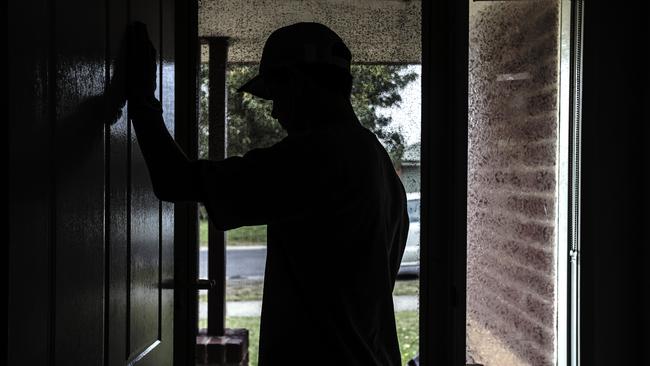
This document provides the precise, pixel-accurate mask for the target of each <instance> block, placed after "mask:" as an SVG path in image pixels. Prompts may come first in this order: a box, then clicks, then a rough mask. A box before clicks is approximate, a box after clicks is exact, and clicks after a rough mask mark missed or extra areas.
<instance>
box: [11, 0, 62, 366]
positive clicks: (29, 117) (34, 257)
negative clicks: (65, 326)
mask: <svg viewBox="0 0 650 366" xmlns="http://www.w3.org/2000/svg"><path fill="white" fill-rule="evenodd" d="M48 10H49V7H48V2H47V1H45V0H26V1H12V2H9V4H8V11H9V14H11V16H9V17H7V18H8V30H9V31H8V33H9V34H8V35H9V40H8V52H7V56H8V67H9V70H11V72H9V73H8V79H9V80H8V82H9V86H8V87H6V88H7V89H8V90H9V91H10V93H11V98H10V100H9V103H7V104H8V107H9V152H10V158H9V170H10V174H9V189H10V192H11V193H10V194H9V210H8V211H9V227H10V231H9V259H8V260H7V261H8V264H9V268H8V272H9V289H8V313H9V317H8V321H7V323H8V324H7V326H8V329H7V333H8V340H7V351H8V355H7V359H8V361H9V364H12V365H13V364H24V365H45V364H47V360H48V358H49V353H50V350H49V347H50V342H49V340H50V336H49V333H50V329H51V328H50V326H51V322H50V317H51V311H50V306H49V305H50V300H51V281H50V280H49V279H50V269H51V268H50V256H49V253H50V250H51V245H52V241H51V237H50V231H51V230H50V228H51V224H52V223H51V215H50V213H51V209H52V202H51V199H50V198H51V184H50V183H51V180H52V175H51V171H50V169H51V168H50V167H51V156H52V154H51V139H50V137H51V135H52V125H51V120H50V119H49V108H50V106H51V103H50V95H49V93H48V74H47V71H48V63H49V60H50V59H49V57H48V52H49V44H48V42H49V41H50V32H49V30H50V29H49V27H50V14H49V11H48ZM26 24H29V26H25V25H26ZM35 294H38V301H34V299H35ZM34 339H39V340H41V341H39V342H34V341H33V340H34Z"/></svg>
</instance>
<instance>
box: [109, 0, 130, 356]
mask: <svg viewBox="0 0 650 366" xmlns="http://www.w3.org/2000/svg"><path fill="white" fill-rule="evenodd" d="M107 4H108V7H107V11H108V20H109V23H108V30H107V32H108V37H107V38H108V48H107V49H108V55H107V56H108V60H109V61H111V60H114V59H115V58H117V57H118V55H119V52H120V51H121V50H120V47H122V43H123V39H124V35H125V31H126V26H127V24H128V7H127V5H128V4H127V3H126V2H121V1H119V2H118V1H109V2H108V3H107ZM110 71H111V76H112V73H113V72H114V69H113V68H111V70H110ZM108 135H109V138H108V159H109V162H108V164H109V171H108V172H109V180H108V184H109V187H108V191H109V198H108V206H109V207H108V215H109V223H108V225H109V226H108V230H109V234H108V245H107V247H106V256H107V261H106V262H107V269H106V270H107V271H108V275H107V283H108V293H107V298H106V309H107V311H108V314H107V319H108V331H107V333H106V334H107V340H106V365H107V366H109V365H114V366H117V365H124V361H125V360H126V359H127V357H128V354H127V345H126V332H127V329H128V327H127V325H126V319H127V316H126V306H127V273H128V269H127V266H128V262H127V256H128V240H129V238H130V232H129V230H128V228H129V222H130V217H129V205H130V204H129V192H130V189H129V184H130V171H129V167H130V165H129V164H130V152H131V150H130V148H131V147H130V146H129V140H130V136H129V135H130V131H129V123H128V121H127V109H126V106H125V107H123V108H122V115H121V117H120V118H118V120H117V121H115V123H114V124H113V125H111V126H110V129H109V134H108Z"/></svg>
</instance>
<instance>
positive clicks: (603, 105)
mask: <svg viewBox="0 0 650 366" xmlns="http://www.w3.org/2000/svg"><path fill="white" fill-rule="evenodd" d="M584 14H585V18H584V19H585V23H584V57H583V60H584V85H583V90H584V94H583V102H584V104H583V124H582V126H583V135H582V149H583V150H582V185H581V187H582V220H581V223H582V227H581V229H582V230H581V231H582V238H581V239H582V250H581V266H582V272H581V274H582V297H581V301H582V317H581V322H582V362H583V364H584V365H641V364H647V363H648V358H647V350H648V349H650V344H649V341H650V338H649V333H650V332H649V329H650V322H649V317H648V316H649V315H648V314H649V313H650V310H649V309H650V302H649V301H648V296H649V293H650V276H649V272H648V267H649V266H650V256H649V250H648V247H649V246H650V216H649V215H648V212H649V210H650V202H649V201H648V199H649V196H650V192H649V191H650V180H649V179H648V178H649V171H650V156H649V155H650V154H649V150H648V149H649V145H650V133H649V132H650V130H649V128H648V125H649V124H650V118H649V117H650V113H649V112H648V109H649V108H650V98H649V94H648V85H649V83H650V72H649V68H648V66H649V65H650V59H648V56H647V55H648V52H647V51H648V45H650V32H649V28H648V27H649V24H650V13H649V9H648V5H647V3H646V2H635V3H626V4H625V5H620V6H619V5H618V4H617V5H616V6H613V3H611V2H609V3H608V2H586V4H585V13H584Z"/></svg>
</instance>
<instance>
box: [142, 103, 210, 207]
mask: <svg viewBox="0 0 650 366" xmlns="http://www.w3.org/2000/svg"><path fill="white" fill-rule="evenodd" d="M129 118H130V119H131V121H132V122H133V128H134V130H135V134H136V137H137V139H138V144H139V145H140V150H141V151H142V155H143V156H144V159H145V162H146V163H147V168H148V169H149V175H150V177H151V183H152V185H153V190H154V193H155V194H156V197H158V199H160V200H163V201H171V202H178V201H200V200H201V197H200V194H199V192H200V190H199V189H197V185H198V182H197V174H196V164H195V162H192V161H190V160H189V159H188V158H187V156H186V155H185V153H184V152H183V151H182V150H181V148H180V147H179V146H178V144H176V141H174V138H173V137H172V136H171V135H170V133H169V131H168V130H167V127H166V126H165V122H164V120H163V117H162V109H161V107H160V102H158V100H157V99H155V98H154V97H151V98H149V100H146V101H145V100H139V101H137V102H135V103H133V104H132V105H130V108H129Z"/></svg>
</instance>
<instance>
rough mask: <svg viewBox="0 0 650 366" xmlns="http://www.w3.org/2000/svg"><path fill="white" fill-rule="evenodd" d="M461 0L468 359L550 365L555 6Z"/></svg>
mask: <svg viewBox="0 0 650 366" xmlns="http://www.w3.org/2000/svg"><path fill="white" fill-rule="evenodd" d="M469 3H470V22H469V23H470V28H469V136H468V143H469V146H468V155H469V161H468V191H467V195H468V197H467V198H468V206H467V215H468V217H467V220H468V224H467V225H468V226H467V240H468V242H467V358H468V363H474V362H476V363H481V364H484V365H486V366H497V365H498V366H508V365H535V366H537V365H554V364H555V352H556V351H555V349H556V338H557V337H556V331H555V329H556V322H557V321H556V318H557V317H556V314H557V309H556V296H557V294H556V254H555V253H556V238H555V235H556V234H555V233H556V197H557V188H556V186H557V184H556V181H557V177H556V175H557V173H556V172H557V162H556V159H557V158H556V156H557V141H558V137H557V135H558V132H557V126H558V105H557V100H558V93H559V84H558V70H559V60H558V47H559V30H560V28H559V9H560V7H559V6H560V4H559V1H557V0H543V1H508V2H506V1H497V2H493V1H490V2H474V1H470V2H469Z"/></svg>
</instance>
